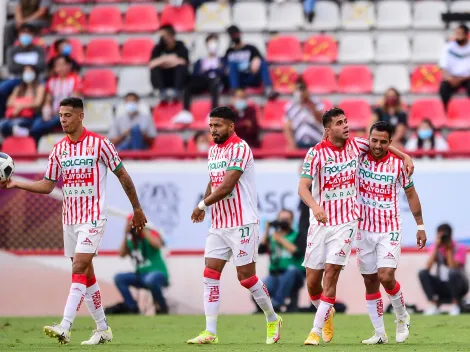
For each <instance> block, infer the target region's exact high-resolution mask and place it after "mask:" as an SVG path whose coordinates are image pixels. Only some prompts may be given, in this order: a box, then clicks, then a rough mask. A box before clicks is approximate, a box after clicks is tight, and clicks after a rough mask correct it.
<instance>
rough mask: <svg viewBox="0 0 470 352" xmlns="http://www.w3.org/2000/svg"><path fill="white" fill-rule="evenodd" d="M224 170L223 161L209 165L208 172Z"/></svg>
mask: <svg viewBox="0 0 470 352" xmlns="http://www.w3.org/2000/svg"><path fill="white" fill-rule="evenodd" d="M226 168H227V162H226V161H225V160H223V161H214V162H211V163H209V171H215V170H220V169H226Z"/></svg>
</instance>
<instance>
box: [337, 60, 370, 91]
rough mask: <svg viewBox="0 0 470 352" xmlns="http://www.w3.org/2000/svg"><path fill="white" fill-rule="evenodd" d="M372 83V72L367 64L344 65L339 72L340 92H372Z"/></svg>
mask: <svg viewBox="0 0 470 352" xmlns="http://www.w3.org/2000/svg"><path fill="white" fill-rule="evenodd" d="M372 84H373V78H372V72H370V70H369V68H368V67H367V66H344V67H343V69H342V70H341V72H340V73H339V78H338V92H340V93H353V94H356V93H370V92H372Z"/></svg>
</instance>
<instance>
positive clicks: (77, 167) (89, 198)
mask: <svg viewBox="0 0 470 352" xmlns="http://www.w3.org/2000/svg"><path fill="white" fill-rule="evenodd" d="M121 166H122V163H121V159H120V158H119V155H118V153H117V151H116V148H115V147H114V145H113V144H112V143H111V142H110V141H109V140H108V139H107V138H105V137H103V136H100V135H99V134H96V133H93V132H90V131H87V130H86V129H84V131H83V134H82V135H81V137H80V138H79V139H78V141H77V142H72V141H71V140H70V139H69V137H68V136H65V138H63V139H62V140H61V141H59V142H58V143H56V144H55V145H54V148H53V149H52V152H51V154H50V155H49V164H48V166H47V171H46V175H45V178H46V179H48V180H51V181H58V180H59V178H60V176H62V179H63V182H64V184H63V186H62V192H63V194H64V202H63V205H62V220H63V223H64V224H65V225H74V224H83V223H86V222H91V221H96V220H102V219H106V212H105V192H106V174H107V171H108V168H110V169H111V170H112V171H113V172H114V171H116V170H118V169H119V168H120V167H121Z"/></svg>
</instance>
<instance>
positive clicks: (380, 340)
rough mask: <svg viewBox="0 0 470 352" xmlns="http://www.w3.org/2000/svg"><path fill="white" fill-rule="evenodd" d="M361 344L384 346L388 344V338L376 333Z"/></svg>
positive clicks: (385, 335)
mask: <svg viewBox="0 0 470 352" xmlns="http://www.w3.org/2000/svg"><path fill="white" fill-rule="evenodd" d="M362 343H363V344H364V345H385V344H386V343H388V337H387V334H386V333H384V334H378V333H377V332H376V333H374V336H372V337H371V338H370V339H367V340H363V341H362Z"/></svg>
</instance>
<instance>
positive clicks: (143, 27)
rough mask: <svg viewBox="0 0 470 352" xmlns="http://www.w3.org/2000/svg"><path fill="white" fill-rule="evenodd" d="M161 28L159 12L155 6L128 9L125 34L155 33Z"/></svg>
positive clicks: (137, 6)
mask: <svg viewBox="0 0 470 352" xmlns="http://www.w3.org/2000/svg"><path fill="white" fill-rule="evenodd" d="M159 26H160V24H159V23H158V14H157V10H156V9H155V7H154V6H153V5H134V6H129V8H128V9H127V12H126V15H125V17H124V31H125V32H132V33H136V32H155V31H156V30H157V29H158V28H159Z"/></svg>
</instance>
